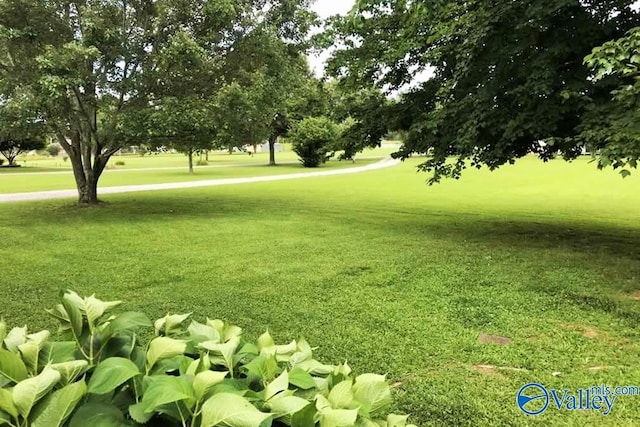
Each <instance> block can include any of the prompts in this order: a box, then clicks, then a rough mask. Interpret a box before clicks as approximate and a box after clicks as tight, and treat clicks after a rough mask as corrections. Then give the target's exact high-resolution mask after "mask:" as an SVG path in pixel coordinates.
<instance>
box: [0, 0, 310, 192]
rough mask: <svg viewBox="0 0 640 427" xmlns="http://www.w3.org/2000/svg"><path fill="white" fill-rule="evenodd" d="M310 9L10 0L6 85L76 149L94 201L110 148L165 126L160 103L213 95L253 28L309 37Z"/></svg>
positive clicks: (264, 2)
mask: <svg viewBox="0 0 640 427" xmlns="http://www.w3.org/2000/svg"><path fill="white" fill-rule="evenodd" d="M309 14H310V12H309V11H308V1H306V0H288V1H284V2H283V1H272V0H224V1H213V0H195V1H191V2H174V1H169V0H158V1H156V2H146V1H142V2H140V1H136V0H134V1H128V2H121V1H115V0H101V1H98V2H80V3H78V2H75V1H68V0H52V1H47V2H40V1H37V0H3V1H2V2H0V94H1V95H2V96H3V98H13V97H16V96H18V95H20V96H22V97H23V98H25V99H27V100H28V101H29V102H30V104H31V105H32V106H33V107H34V108H35V109H37V110H38V112H39V115H40V116H41V117H42V119H43V120H44V121H45V122H46V124H47V126H49V127H50V128H51V129H52V131H53V132H54V133H55V135H56V138H57V140H58V142H59V143H60V144H61V145H62V147H63V148H64V149H65V151H66V152H67V153H68V155H69V158H70V159H71V163H72V166H73V172H74V176H75V178H76V183H77V187H78V192H79V201H80V202H83V203H95V202H97V183H98V178H99V177H100V174H101V173H102V171H103V170H104V168H105V166H106V164H107V162H108V160H109V158H110V157H111V155H113V154H114V153H115V152H117V151H118V150H119V149H120V148H121V147H122V146H124V145H132V144H136V143H139V142H141V141H142V142H146V141H147V140H148V139H150V138H151V139H153V138H155V137H157V136H158V135H156V134H157V129H153V128H151V127H150V126H149V125H150V123H152V122H153V120H151V118H152V116H153V115H154V114H157V111H158V109H160V110H163V109H164V110H166V109H172V108H174V107H175V104H174V101H175V100H180V99H183V98H184V99H187V100H188V101H187V103H188V104H189V105H196V104H198V103H196V102H194V99H196V98H200V99H207V98H210V97H213V96H214V95H215V94H216V93H217V91H218V90H219V89H220V88H222V87H223V86H224V85H225V84H228V83H230V80H232V79H233V76H231V75H229V73H226V72H225V69H233V68H234V67H232V66H231V65H230V64H231V62H230V61H227V59H231V58H232V57H233V55H232V54H231V53H232V52H234V50H235V49H236V48H237V46H239V45H240V44H241V43H242V42H243V40H245V39H247V38H250V37H251V35H252V34H253V32H254V31H260V29H261V28H263V27H269V28H277V31H276V32H275V34H276V35H277V36H278V37H280V39H281V40H283V43H285V44H287V45H289V44H292V45H295V44H298V43H300V40H301V39H303V38H304V37H305V36H306V33H307V31H308V27H309V25H310V21H309V20H308V19H307V17H308V16H309ZM246 60H247V61H248V60H249V59H248V58H247V59H246ZM245 63H246V62H245ZM164 104H168V106H164V107H163V105H164ZM197 108H198V109H200V108H201V105H198V106H197ZM184 130H185V128H184V126H183V127H182V128H181V129H175V130H174V131H172V132H175V133H180V132H183V131H184ZM194 132H195V133H198V132H199V130H194ZM168 136H171V135H160V137H168Z"/></svg>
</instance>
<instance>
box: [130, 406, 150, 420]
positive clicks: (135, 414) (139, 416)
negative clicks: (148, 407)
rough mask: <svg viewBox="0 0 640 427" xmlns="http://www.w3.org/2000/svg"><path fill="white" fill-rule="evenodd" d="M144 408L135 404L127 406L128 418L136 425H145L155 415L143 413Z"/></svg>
mask: <svg viewBox="0 0 640 427" xmlns="http://www.w3.org/2000/svg"><path fill="white" fill-rule="evenodd" d="M144 408H145V405H144V403H136V404H135V405H131V406H129V416H131V418H132V419H133V420H134V421H135V422H137V423H140V424H146V423H147V422H148V421H149V420H150V419H151V418H153V416H154V415H155V414H154V413H153V412H149V413H147V412H145V411H144Z"/></svg>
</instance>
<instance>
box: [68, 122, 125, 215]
mask: <svg viewBox="0 0 640 427" xmlns="http://www.w3.org/2000/svg"><path fill="white" fill-rule="evenodd" d="M80 138H81V137H80V135H78V134H77V133H76V134H75V135H72V136H71V143H69V142H68V141H67V139H66V137H65V136H64V135H62V134H58V142H60V145H62V148H63V149H64V151H65V152H66V153H67V155H68V156H69V160H70V161H71V166H72V168H73V176H74V178H75V180H76V188H77V189H78V203H79V204H83V205H95V204H98V202H99V200H98V180H99V179H100V176H101V175H102V172H103V171H104V168H105V167H106V166H107V162H108V161H109V158H110V157H111V156H112V155H113V153H114V152H115V151H114V150H106V151H105V152H102V150H101V151H100V154H98V155H95V153H93V152H92V150H91V148H90V146H89V145H88V143H86V142H85V143H84V144H81V142H80V141H81V139H80Z"/></svg>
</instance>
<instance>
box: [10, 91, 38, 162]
mask: <svg viewBox="0 0 640 427" xmlns="http://www.w3.org/2000/svg"><path fill="white" fill-rule="evenodd" d="M23 101H24V100H22V99H20V98H17V99H16V98H13V99H6V100H4V101H3V102H2V103H1V104H0V154H2V156H4V157H5V158H6V159H7V161H8V162H9V166H16V162H15V160H16V158H17V157H18V156H19V155H20V154H22V153H25V152H28V151H31V150H40V149H42V148H44V147H45V131H44V126H43V123H42V120H41V119H40V118H39V117H38V116H37V114H35V112H34V111H32V110H29V109H28V104H27V105H25V104H24V102H23ZM25 107H26V108H25Z"/></svg>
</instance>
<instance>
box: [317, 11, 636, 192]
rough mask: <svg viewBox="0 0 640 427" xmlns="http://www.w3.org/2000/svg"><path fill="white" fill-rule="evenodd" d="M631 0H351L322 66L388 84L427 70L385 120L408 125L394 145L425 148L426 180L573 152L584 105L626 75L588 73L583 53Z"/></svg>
mask: <svg viewBox="0 0 640 427" xmlns="http://www.w3.org/2000/svg"><path fill="white" fill-rule="evenodd" d="M633 3H634V1H633V0H626V1H623V0H605V1H580V0H554V1H548V2H502V1H497V0H472V1H466V2H458V1H442V2H430V3H426V2H413V1H407V0H392V1H387V0H358V1H357V2H356V6H355V7H354V9H353V10H352V12H351V13H350V14H349V15H348V16H346V17H343V18H335V19H334V20H333V22H332V23H331V25H330V28H329V34H331V36H332V37H333V38H336V39H339V40H342V47H341V48H340V49H339V50H338V51H337V52H336V53H335V54H334V56H333V58H332V60H331V61H330V64H329V70H330V72H331V73H332V74H333V75H335V76H337V77H339V78H341V79H342V80H343V81H344V82H345V83H346V84H349V85H352V86H366V85H367V84H369V83H371V82H373V83H374V84H375V85H377V86H378V87H380V88H384V89H385V90H387V91H397V90H402V89H403V88H406V85H407V84H409V83H412V82H413V83H414V84H415V79H416V77H419V76H420V75H430V76H432V77H431V78H429V79H426V80H425V81H424V82H423V83H420V84H418V85H417V87H415V88H414V89H411V90H408V91H407V90H405V92H404V94H403V96H401V98H400V101H399V103H398V104H397V105H396V106H395V107H394V108H393V109H392V111H390V112H389V114H388V117H389V120H390V126H391V127H392V128H394V129H398V130H406V131H408V133H407V139H406V141H405V144H404V146H403V148H402V150H401V152H400V153H398V156H400V157H403V158H404V157H407V156H410V155H411V154H412V153H419V154H426V155H427V156H428V158H427V160H426V162H424V163H423V164H422V165H421V169H423V170H427V171H431V172H433V177H432V178H431V182H436V181H438V180H439V179H440V178H441V177H443V176H447V177H459V176H460V173H461V172H462V170H463V169H465V168H466V167H467V165H469V164H471V165H473V166H476V167H481V166H488V167H489V168H491V169H494V168H497V167H499V166H501V165H503V164H505V163H513V162H514V161H515V160H516V159H517V158H520V157H522V156H524V155H526V154H529V153H535V154H537V155H538V156H540V157H541V158H542V159H549V158H552V157H553V156H555V155H557V154H558V153H560V154H561V155H563V156H564V157H565V158H568V159H570V158H574V157H575V156H577V155H578V154H579V153H580V151H581V145H582V144H583V141H581V140H580V139H579V138H577V136H578V135H580V134H581V132H582V131H583V129H582V128H581V126H582V125H583V122H584V120H585V117H586V116H585V113H586V112H588V111H589V110H590V109H592V108H593V107H594V106H605V105H608V104H610V103H611V101H612V100H611V96H610V93H611V91H612V90H614V89H616V88H618V87H619V86H620V84H621V82H622V80H623V79H624V76H621V75H616V74H612V75H610V76H609V77H608V78H607V79H602V80H599V81H596V79H594V78H593V75H592V72H591V70H590V68H589V67H588V66H587V65H585V64H584V63H583V59H584V57H585V56H587V55H588V54H590V53H591V51H592V49H593V48H594V47H596V46H599V45H602V44H603V43H605V42H607V41H610V40H613V39H617V38H620V37H622V36H624V34H625V33H626V32H627V31H628V30H630V29H631V28H633V27H636V26H638V24H639V23H640V13H638V11H637V9H634V8H633V7H632V5H633ZM423 80H424V79H423ZM602 108H605V107H602ZM451 158H454V160H450V159H451Z"/></svg>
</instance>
